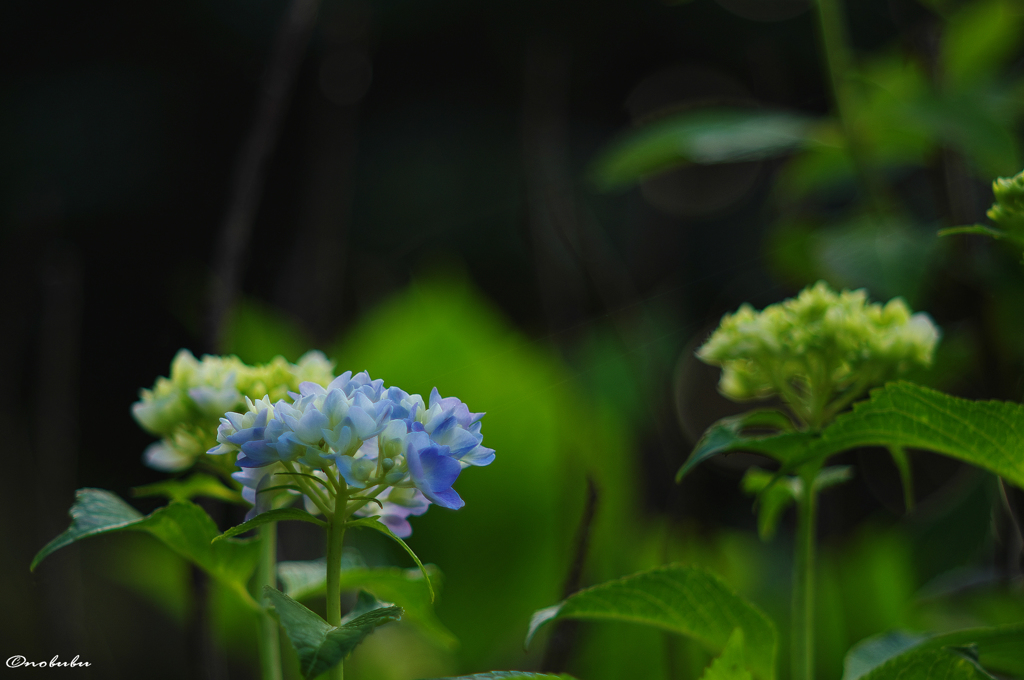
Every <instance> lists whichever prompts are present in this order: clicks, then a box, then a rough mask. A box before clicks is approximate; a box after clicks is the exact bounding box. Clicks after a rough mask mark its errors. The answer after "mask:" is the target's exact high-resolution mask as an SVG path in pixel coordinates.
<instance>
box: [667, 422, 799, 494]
mask: <svg viewBox="0 0 1024 680" xmlns="http://www.w3.org/2000/svg"><path fill="white" fill-rule="evenodd" d="M751 431H753V433H751ZM765 432H769V433H771V434H765ZM813 440H814V435H812V434H811V433H809V432H797V431H795V428H794V426H793V421H791V420H790V419H789V416H787V415H786V414H785V413H783V412H782V411H776V410H767V409H758V410H754V411H748V412H746V413H743V414H740V415H738V416H729V417H727V418H722V419H721V420H719V421H718V422H716V423H714V424H713V425H711V427H709V428H708V429H707V430H706V431H705V432H704V436H702V437H701V438H700V441H698V442H697V445H696V446H695V447H694V449H693V452H692V453H691V454H690V457H689V458H687V459H686V462H685V463H683V466H682V467H681V468H679V472H677V473H676V482H679V481H680V480H682V478H683V477H685V476H686V474H687V473H688V472H690V470H692V469H693V468H694V467H696V466H697V465H699V464H700V463H702V462H704V461H705V460H707V459H708V458H711V457H712V456H715V455H718V454H719V453H729V452H730V451H747V452H750V453H760V454H763V455H766V456H770V457H772V458H774V459H775V460H778V461H779V462H782V463H786V462H788V461H789V460H791V459H793V458H794V457H796V456H798V455H800V454H801V453H803V451H804V450H805V449H806V448H807V447H808V446H809V445H810V443H811V442H812V441H813Z"/></svg>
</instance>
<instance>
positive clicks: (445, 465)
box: [208, 371, 494, 537]
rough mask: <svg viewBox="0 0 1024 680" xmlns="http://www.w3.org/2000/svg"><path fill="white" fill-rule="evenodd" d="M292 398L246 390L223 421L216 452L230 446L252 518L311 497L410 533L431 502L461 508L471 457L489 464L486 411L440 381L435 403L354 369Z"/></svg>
mask: <svg viewBox="0 0 1024 680" xmlns="http://www.w3.org/2000/svg"><path fill="white" fill-rule="evenodd" d="M288 396H289V397H290V400H288V399H279V400H277V401H276V402H274V401H272V400H271V397H270V396H266V397H263V398H262V399H258V400H256V401H253V400H252V399H248V398H247V399H246V406H247V410H246V411H245V412H242V413H238V412H230V413H227V414H225V416H224V417H223V418H222V419H221V421H220V423H221V424H220V427H219V428H218V431H217V442H218V445H217V446H215V447H213V448H211V449H210V450H209V451H208V453H210V454H211V455H232V456H234V457H235V460H236V462H237V465H238V466H239V467H240V468H241V470H240V471H238V472H236V473H235V474H234V475H232V476H233V477H234V479H235V480H236V481H238V482H239V483H241V484H242V485H243V487H244V488H243V492H242V495H243V497H244V498H245V499H246V500H247V501H249V502H250V503H252V504H253V509H252V511H251V512H250V513H249V516H250V518H251V517H253V516H255V515H257V514H259V513H261V512H265V511H266V510H268V509H270V508H272V507H278V506H280V505H282V504H287V503H288V502H290V499H289V498H288V496H287V494H289V493H291V494H296V493H300V494H302V495H303V496H304V500H305V503H306V508H307V510H309V511H310V512H313V513H317V512H321V513H324V514H333V513H336V510H337V507H336V503H337V502H338V499H344V500H343V502H345V503H346V504H347V505H346V507H345V508H343V509H342V511H343V512H344V513H345V514H346V515H351V514H355V515H362V516H366V515H371V514H373V515H379V516H380V520H381V521H382V522H383V523H384V524H386V525H388V527H389V528H390V529H391V530H392V531H393V532H394V533H395V534H396V535H398V536H401V537H405V536H408V535H410V534H411V533H412V527H411V526H410V525H409V522H408V518H409V517H410V516H412V515H422V514H423V513H424V512H426V511H427V508H428V507H429V506H430V504H436V505H440V506H441V507H445V508H451V509H458V508H461V507H462V506H463V504H464V503H463V500H462V498H460V497H459V495H458V493H457V492H456V491H455V490H454V489H453V488H452V484H453V483H454V482H455V480H456V478H457V477H458V476H459V473H460V472H461V471H462V470H463V469H464V468H466V467H469V466H483V465H488V464H490V463H491V461H493V460H494V451H493V450H492V449H489V448H486V447H484V446H483V445H482V443H481V442H482V441H483V435H482V434H481V433H480V419H481V418H483V416H484V414H483V413H471V412H470V411H469V409H468V408H467V407H466V405H465V404H464V403H462V402H461V401H460V400H459V399H457V398H455V397H447V398H442V397H441V395H440V394H439V393H438V391H437V389H436V388H435V389H434V390H433V391H432V392H431V394H430V400H429V403H425V402H424V400H423V397H421V396H420V395H418V394H409V393H407V392H405V391H404V390H401V389H399V388H397V387H391V388H388V389H385V388H384V385H383V381H382V380H371V379H370V376H369V375H368V374H367V373H365V372H363V373H359V374H357V375H355V376H353V375H352V373H351V371H347V372H345V373H343V374H342V375H340V376H338V377H337V378H335V379H334V380H332V381H331V382H330V383H329V384H328V385H327V386H326V387H324V386H323V385H321V384H319V383H316V382H312V381H308V382H303V383H301V384H300V385H299V389H298V392H289V393H288Z"/></svg>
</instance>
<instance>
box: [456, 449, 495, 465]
mask: <svg viewBox="0 0 1024 680" xmlns="http://www.w3.org/2000/svg"><path fill="white" fill-rule="evenodd" d="M459 460H460V461H462V462H463V463H466V464H468V465H475V466H477V467H483V466H484V465H490V464H491V463H493V462H494V449H489V448H487V447H486V446H478V447H476V448H475V449H473V450H472V451H470V452H469V453H467V454H466V455H464V456H462V457H461V458H459Z"/></svg>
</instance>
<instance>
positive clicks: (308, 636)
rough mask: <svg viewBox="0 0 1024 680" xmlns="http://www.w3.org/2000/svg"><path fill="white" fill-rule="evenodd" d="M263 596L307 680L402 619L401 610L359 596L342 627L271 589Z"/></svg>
mask: <svg viewBox="0 0 1024 680" xmlns="http://www.w3.org/2000/svg"><path fill="white" fill-rule="evenodd" d="M263 596H264V597H265V598H268V599H269V600H270V603H271V604H272V605H273V606H274V609H275V610H276V611H277V615H278V618H280V620H281V625H282V626H283V627H284V630H285V633H286V634H287V635H288V639H289V640H291V643H292V647H294V648H295V652H296V654H297V655H298V657H299V669H300V670H301V672H302V677H304V678H315V677H316V676H318V675H320V674H321V673H323V672H325V671H327V670H328V669H330V668H332V667H334V666H335V665H336V664H337V663H338V662H340V661H341V660H342V659H344V658H345V657H346V656H348V655H349V653H350V652H351V651H352V650H353V649H355V648H356V646H357V645H358V644H359V643H360V642H362V641H363V639H364V638H365V637H366V636H367V635H369V634H370V633H372V632H373V630H374V629H375V628H377V626H381V625H383V624H385V623H388V622H390V621H398V620H399V619H401V618H402V608H401V607H395V606H391V605H384V604H382V603H380V602H377V601H376V600H373V599H372V598H370V599H367V598H366V597H365V596H364V595H363V594H360V599H359V603H358V604H357V606H356V609H355V610H353V611H352V612H351V613H350V614H349V615H347V616H346V617H345V618H344V619H342V621H341V625H340V626H332V625H331V624H329V623H327V622H326V621H324V620H323V619H322V618H320V616H319V615H317V614H316V612H313V611H311V610H309V609H307V608H306V607H304V606H303V605H301V604H299V603H298V602H296V601H295V600H293V599H292V598H290V597H288V596H287V595H285V594H284V593H282V592H281V591H279V590H276V589H274V588H271V587H270V586H263Z"/></svg>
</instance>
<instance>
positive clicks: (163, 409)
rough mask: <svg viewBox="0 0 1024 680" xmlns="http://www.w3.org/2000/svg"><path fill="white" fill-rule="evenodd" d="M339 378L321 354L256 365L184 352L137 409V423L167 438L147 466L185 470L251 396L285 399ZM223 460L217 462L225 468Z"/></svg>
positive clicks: (147, 455) (149, 452)
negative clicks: (302, 386)
mask: <svg viewBox="0 0 1024 680" xmlns="http://www.w3.org/2000/svg"><path fill="white" fill-rule="evenodd" d="M333 379H334V364H333V363H332V362H331V361H329V360H328V359H327V357H325V356H324V355H323V354H322V353H321V352H316V351H313V352H307V353H306V354H304V355H303V356H302V358H300V359H299V361H298V363H295V364H292V363H289V362H288V361H287V360H285V359H284V357H280V356H279V357H275V358H274V359H272V360H271V361H269V362H268V363H265V364H259V365H256V366H250V365H248V364H246V363H244V362H242V360H241V359H239V358H238V357H236V356H223V357H222V356H211V355H205V356H203V358H202V359H201V360H200V359H196V358H195V356H193V355H192V353H191V352H189V351H188V350H186V349H183V350H180V351H179V352H178V354H177V355H175V357H174V360H173V361H172V362H171V374H170V377H167V378H163V377H161V378H157V380H156V383H155V384H154V385H153V387H152V389H148V390H147V389H143V390H141V391H140V393H139V397H140V398H139V401H137V402H135V403H134V404H132V416H133V417H134V418H135V421H136V422H137V423H138V424H139V425H140V426H142V428H143V429H144V430H146V431H147V432H149V433H151V434H154V435H156V436H158V437H160V438H161V439H160V441H159V442H156V443H154V444H152V445H150V446H149V447H148V448H147V449H146V451H145V452H144V453H143V461H144V462H145V463H146V465H148V466H150V467H152V468H155V469H157V470H162V471H165V472H177V471H180V470H185V469H187V468H189V467H191V466H192V465H194V464H195V463H196V461H197V460H199V458H200V457H202V456H204V455H205V453H206V451H207V450H208V449H210V448H211V447H213V446H216V444H217V427H218V426H219V425H220V418H221V417H223V415H224V414H225V413H226V412H228V411H233V410H239V409H240V408H242V407H243V406H245V399H246V397H248V398H249V399H252V400H254V401H255V400H257V399H259V398H261V397H264V396H267V395H269V396H270V399H271V400H272V401H273V400H278V399H283V398H284V397H285V396H286V395H287V393H288V392H289V391H298V389H299V384H300V383H303V382H314V383H318V384H320V385H327V384H328V383H330V382H331V380H333ZM222 459H223V456H221V457H220V458H216V457H214V458H212V459H211V460H212V461H214V462H215V463H216V464H220V463H221V461H222ZM230 462H231V463H233V461H230ZM231 469H234V467H233V465H232V468H231Z"/></svg>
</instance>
